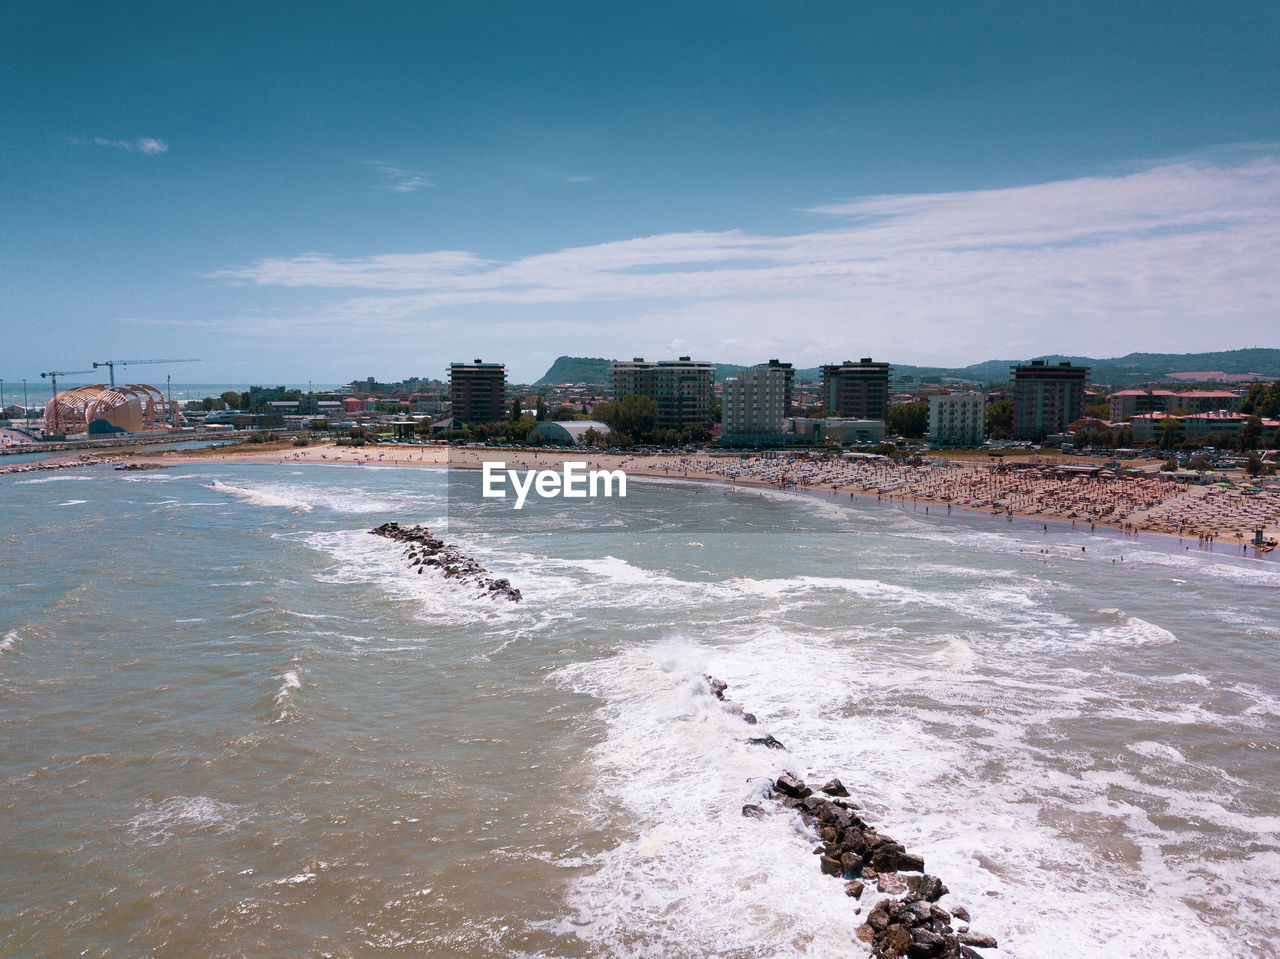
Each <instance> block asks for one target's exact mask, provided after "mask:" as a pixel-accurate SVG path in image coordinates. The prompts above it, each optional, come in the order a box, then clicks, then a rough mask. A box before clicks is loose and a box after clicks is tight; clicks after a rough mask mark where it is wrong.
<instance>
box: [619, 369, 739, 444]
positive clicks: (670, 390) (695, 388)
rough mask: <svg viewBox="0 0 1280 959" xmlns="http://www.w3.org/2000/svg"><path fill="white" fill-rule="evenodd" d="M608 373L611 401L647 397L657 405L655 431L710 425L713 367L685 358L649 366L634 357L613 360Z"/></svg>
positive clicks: (713, 393)
mask: <svg viewBox="0 0 1280 959" xmlns="http://www.w3.org/2000/svg"><path fill="white" fill-rule="evenodd" d="M611 371H612V374H613V395H614V398H615V399H619V400H620V399H622V398H623V397H625V396H631V395H633V394H634V395H636V396H647V397H649V398H650V399H652V400H654V401H655V402H656V403H657V404H658V421H657V427H658V429H660V430H680V429H684V428H685V427H686V426H707V427H709V426H710V425H711V405H712V403H713V401H714V399H715V390H714V381H715V367H713V366H712V365H711V364H710V363H704V362H702V361H700V360H691V359H690V358H689V357H687V356H682V357H680V358H679V359H678V360H659V361H658V362H656V363H653V362H649V361H647V360H645V359H644V358H643V357H639V356H637V357H636V358H635V359H633V360H630V361H623V362H618V361H615V362H614V363H613V364H612V366H611Z"/></svg>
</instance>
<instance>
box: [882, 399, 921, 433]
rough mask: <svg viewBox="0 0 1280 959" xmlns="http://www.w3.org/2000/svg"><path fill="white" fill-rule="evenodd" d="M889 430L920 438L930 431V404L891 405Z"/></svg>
mask: <svg viewBox="0 0 1280 959" xmlns="http://www.w3.org/2000/svg"><path fill="white" fill-rule="evenodd" d="M888 426H889V431H890V432H892V433H898V434H900V435H902V436H906V437H909V438H911V439H919V438H920V437H922V436H924V434H925V433H927V432H928V431H929V404H928V403H924V402H918V403H899V404H898V405H897V406H891V407H889V423H888Z"/></svg>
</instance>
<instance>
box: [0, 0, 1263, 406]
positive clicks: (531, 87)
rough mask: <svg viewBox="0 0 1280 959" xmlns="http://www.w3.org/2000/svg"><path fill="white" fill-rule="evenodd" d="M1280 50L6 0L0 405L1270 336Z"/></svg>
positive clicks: (623, 19) (1046, 16) (685, 13)
mask: <svg viewBox="0 0 1280 959" xmlns="http://www.w3.org/2000/svg"><path fill="white" fill-rule="evenodd" d="M1277 50H1280V6H1277V5H1276V4H1274V3H1270V2H1256V3H1239V2H1236V3H1233V2H1216V3H1168V2H1162V3H1124V2H1110V3H1089V2H1085V3H1073V4H1061V3H1054V4H1046V3H1035V2H1017V3H1000V2H975V3H965V2H951V3H943V2H929V3H923V2H922V3H897V2H894V3H889V2H884V3H876V4H870V3H856V2H843V3H804V2H796V3H786V4H783V3H776V2H774V3H758V2H750V0H737V2H694V0H686V2H683V3H665V2H651V3H646V4H617V3H606V2H599V0H597V2H592V3H546V4H529V3H522V4H517V3H467V4H447V5H446V4H440V3H432V2H418V3H372V4H336V3H325V2H316V3H310V4H306V5H283V4H273V5H264V4H261V3H253V4H249V3H236V2H220V3H217V4H214V3H187V4H172V3H158V2H157V3H146V2H133V3H102V4H84V3H59V2H44V3H40V4H15V3H9V4H5V5H3V7H0V78H2V82H3V90H4V94H5V95H4V96H3V97H0V120H2V121H3V129H4V131H5V135H4V137H3V138H0V181H2V182H3V184H4V189H3V193H2V194H0V217H2V218H3V229H2V230H0V335H2V338H3V344H4V345H3V348H2V349H0V376H2V377H4V378H5V379H6V381H13V380H16V379H20V378H21V377H23V376H26V377H28V378H38V376H39V373H40V371H43V370H49V369H84V368H86V367H87V366H88V365H89V363H90V362H91V361H92V360H95V359H97V360H102V359H114V358H120V357H123V358H134V357H138V358H145V357H153V356H154V357H160V356H199V357H202V359H203V361H204V362H202V363H201V364H200V365H199V366H196V365H194V364H192V365H189V366H186V367H177V368H174V369H173V371H172V372H173V373H174V375H175V376H176V375H177V374H178V373H179V372H180V373H181V374H182V379H183V380H206V381H210V382H213V381H227V382H246V381H255V382H256V381H272V382H278V381H279V382H283V381H291V382H297V381H302V380H306V379H313V380H315V381H317V382H320V381H338V380H344V379H348V378H352V377H364V376H367V375H374V376H377V377H379V378H381V379H398V378H400V377H403V376H410V375H435V376H439V375H442V374H443V371H444V369H445V367H446V366H447V364H448V363H449V362H450V361H453V360H458V359H470V358H473V357H477V356H479V357H484V358H485V359H492V360H502V361H505V362H506V363H507V364H508V366H509V367H510V369H511V372H512V375H513V377H514V378H515V379H518V380H530V379H533V378H536V377H537V376H538V375H540V374H541V373H542V372H543V370H544V369H545V368H546V367H547V366H548V365H549V363H550V361H551V360H552V359H554V357H555V356H557V355H559V354H561V353H568V354H573V355H593V356H632V355H645V356H649V357H658V356H670V355H674V354H675V353H693V354H694V355H695V356H698V357H699V358H706V359H713V360H721V361H726V362H743V363H745V362H757V361H760V360H763V359H767V358H769V357H772V356H780V357H782V358H784V359H791V360H793V361H794V362H796V363H797V364H798V365H803V366H809V365H814V364H816V363H819V362H824V361H830V360H839V359H845V358H850V357H854V358H856V357H857V356H865V355H874V356H876V357H877V358H881V357H883V358H885V359H888V360H890V361H896V362H901V363H929V364H934V363H936V364H946V365H960V364H964V363H968V362H973V361H978V360H982V359H988V358H993V357H1020V356H1030V355H1033V354H1035V353H1040V352H1070V353H1083V354H1088V355H1095V356H1102V355H1117V354H1120V353H1125V352H1129V351H1131V350H1154V349H1159V350H1169V351H1190V350H1203V349H1215V348H1237V347H1245V346H1280V337H1277V335H1276V333H1275V330H1276V329H1280V322H1277V316H1276V313H1277V309H1276V305H1275V304H1276V303H1278V302H1280V279H1278V278H1277V272H1278V271H1277V270H1276V268H1275V264H1276V263H1277V262H1280V232H1278V231H1280V227H1278V226H1277V224H1280V215H1278V214H1280V76H1278V73H1277V65H1276V60H1277V58H1276V55H1275V54H1276V51H1277ZM156 369H162V368H159V367H157V368H156ZM162 371H163V370H162ZM78 379H86V378H78Z"/></svg>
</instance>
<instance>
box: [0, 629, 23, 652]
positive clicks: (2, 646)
mask: <svg viewBox="0 0 1280 959" xmlns="http://www.w3.org/2000/svg"><path fill="white" fill-rule="evenodd" d="M21 638H22V637H21V636H19V635H18V632H17V630H14V629H11V630H9V632H7V633H5V634H4V639H0V653H7V652H8V651H9V650H11V649H13V647H14V645H15V644H16V643H17V642H18V640H20V639H21Z"/></svg>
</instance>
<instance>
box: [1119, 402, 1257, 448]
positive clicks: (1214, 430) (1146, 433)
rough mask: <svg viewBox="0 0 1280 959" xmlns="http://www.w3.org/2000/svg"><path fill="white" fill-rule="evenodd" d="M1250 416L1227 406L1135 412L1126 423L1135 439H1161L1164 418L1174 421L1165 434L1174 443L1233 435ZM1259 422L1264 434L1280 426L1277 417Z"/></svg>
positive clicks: (1144, 440) (1155, 440)
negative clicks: (1176, 411)
mask: <svg viewBox="0 0 1280 959" xmlns="http://www.w3.org/2000/svg"><path fill="white" fill-rule="evenodd" d="M1249 419H1250V417H1249V415H1248V414H1246V413H1234V412H1230V411H1228V410H1215V411H1213V412H1211V413H1192V414H1190V415H1187V416H1169V415H1168V414H1166V413H1137V414H1135V415H1134V416H1133V417H1131V418H1130V420H1129V426H1130V428H1132V430H1133V439H1134V442H1136V443H1150V442H1161V441H1162V440H1164V439H1165V432H1164V425H1165V421H1166V420H1169V421H1171V422H1172V423H1173V424H1174V425H1173V430H1172V436H1170V437H1168V438H1169V439H1170V440H1171V441H1172V442H1173V443H1181V442H1182V441H1183V440H1193V439H1194V440H1198V439H1204V438H1205V437H1209V436H1220V435H1223V434H1228V435H1230V436H1232V437H1235V436H1236V435H1237V434H1238V433H1239V432H1240V429H1241V427H1243V426H1244V425H1245V424H1246V423H1248V422H1249ZM1260 422H1261V424H1262V429H1263V431H1264V433H1265V434H1267V435H1270V433H1271V431H1272V430H1275V429H1276V428H1277V427H1278V426H1280V420H1260Z"/></svg>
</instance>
